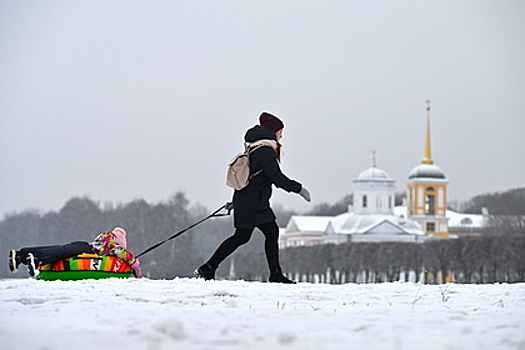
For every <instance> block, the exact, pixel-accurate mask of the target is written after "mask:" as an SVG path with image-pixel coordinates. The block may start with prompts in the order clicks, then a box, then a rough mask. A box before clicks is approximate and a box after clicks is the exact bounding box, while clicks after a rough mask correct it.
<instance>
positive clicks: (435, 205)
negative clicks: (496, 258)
mask: <svg viewBox="0 0 525 350" xmlns="http://www.w3.org/2000/svg"><path fill="white" fill-rule="evenodd" d="M353 185H354V198H353V206H352V207H351V208H349V210H348V212H346V213H343V214H341V215H338V216H303V215H294V216H292V217H291V218H290V221H289V222H288V224H287V225H286V228H285V229H284V230H282V233H281V235H280V238H279V245H280V247H281V248H286V247H295V246H312V245H318V244H327V243H335V244H338V243H342V242H349V241H351V242H413V243H422V242H425V241H427V240H432V239H448V238H457V237H461V236H466V235H474V236H475V235H479V234H480V233H481V230H482V229H483V227H484V226H485V225H486V219H485V216H483V215H475V214H461V213H457V212H455V211H452V210H448V209H447V185H448V180H447V179H446V177H445V174H444V172H443V171H442V170H441V169H440V168H439V167H438V166H437V165H435V164H434V161H433V160H432V154H431V133H430V107H427V130H426V138H425V150H424V157H423V160H422V163H421V164H419V165H417V166H416V167H415V168H413V169H412V171H411V172H410V174H409V178H408V184H407V205H406V206H397V207H395V206H394V200H395V189H396V187H395V181H394V179H392V178H391V177H390V176H389V175H388V174H387V172H386V171H384V170H382V169H380V168H378V167H377V165H376V161H375V154H374V160H373V162H372V166H371V167H370V168H368V169H366V170H365V171H363V172H361V174H359V176H358V177H357V179H355V180H354V181H353Z"/></svg>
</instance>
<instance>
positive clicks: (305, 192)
mask: <svg viewBox="0 0 525 350" xmlns="http://www.w3.org/2000/svg"><path fill="white" fill-rule="evenodd" d="M299 196H301V197H303V198H304V199H305V200H306V201H307V202H309V201H310V200H311V198H310V192H308V190H307V189H306V187H304V186H303V188H301V191H300V192H299Z"/></svg>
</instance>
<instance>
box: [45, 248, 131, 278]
mask: <svg viewBox="0 0 525 350" xmlns="http://www.w3.org/2000/svg"><path fill="white" fill-rule="evenodd" d="M39 269H40V273H39V274H38V275H36V276H35V279H37V280H44V281H55V280H62V281H76V280H85V279H102V278H111V277H117V278H129V277H131V272H132V270H131V267H130V266H129V265H128V264H127V263H126V262H125V261H123V260H120V259H119V258H117V257H114V256H110V255H106V256H99V255H96V254H80V255H77V256H74V257H71V258H67V259H63V260H58V261H55V262H54V263H51V264H47V265H44V266H41V267H40V268H39Z"/></svg>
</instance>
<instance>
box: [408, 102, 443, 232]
mask: <svg viewBox="0 0 525 350" xmlns="http://www.w3.org/2000/svg"><path fill="white" fill-rule="evenodd" d="M430 141H431V140H430V106H428V107H427V134H426V139H425V152H424V156H423V160H422V162H421V164H420V165H418V166H416V167H415V168H414V169H412V171H411V172H410V175H409V176H408V178H409V182H408V186H407V202H408V203H407V206H408V213H407V214H408V217H409V218H411V219H413V220H415V221H417V222H418V223H419V224H420V225H421V227H422V228H423V230H424V231H425V234H427V235H437V236H439V237H441V238H449V237H448V219H447V216H446V215H447V185H448V180H447V179H446V178H445V173H443V170H441V169H440V168H439V167H438V166H437V165H435V164H434V161H433V160H432V150H431V142H430Z"/></svg>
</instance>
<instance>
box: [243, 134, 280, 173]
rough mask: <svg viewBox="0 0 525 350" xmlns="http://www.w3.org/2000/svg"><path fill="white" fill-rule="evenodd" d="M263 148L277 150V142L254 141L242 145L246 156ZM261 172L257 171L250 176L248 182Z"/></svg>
mask: <svg viewBox="0 0 525 350" xmlns="http://www.w3.org/2000/svg"><path fill="white" fill-rule="evenodd" d="M264 146H269V147H271V148H273V149H274V151H275V150H277V142H276V141H274V140H259V141H255V142H245V143H244V148H245V150H246V152H248V154H251V153H252V152H254V151H255V150H257V149H259V148H261V147H264ZM262 172H263V170H262V169H261V170H259V171H256V172H255V173H253V174H251V175H250V177H249V178H248V180H251V179H253V178H254V177H256V176H257V175H259V174H260V173H262Z"/></svg>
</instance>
